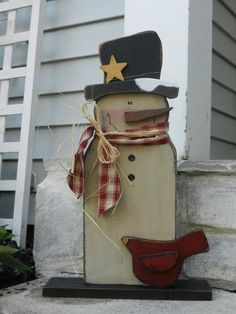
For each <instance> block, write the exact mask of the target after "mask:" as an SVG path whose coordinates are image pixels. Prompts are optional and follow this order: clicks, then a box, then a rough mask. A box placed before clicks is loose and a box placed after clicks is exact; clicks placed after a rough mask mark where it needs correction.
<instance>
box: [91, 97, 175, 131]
mask: <svg viewBox="0 0 236 314" xmlns="http://www.w3.org/2000/svg"><path fill="white" fill-rule="evenodd" d="M97 105H98V115H99V118H100V121H101V125H102V129H103V130H104V131H106V132H107V131H124V130H127V129H135V128H139V127H142V126H144V125H151V124H156V123H159V122H163V121H167V120H168V113H166V114H164V115H162V116H160V114H159V115H158V112H160V109H165V108H168V107H169V105H168V102H167V100H166V99H165V98H164V97H162V96H159V95H154V94H149V93H141V94H140V93H139V94H137V93H128V94H115V95H108V96H104V97H102V98H100V99H99V100H98V101H97ZM130 113H132V114H131V115H130ZM133 113H134V114H133ZM132 116H133V117H134V118H132Z"/></svg>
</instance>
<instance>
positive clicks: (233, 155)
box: [211, 0, 236, 159]
mask: <svg viewBox="0 0 236 314" xmlns="http://www.w3.org/2000/svg"><path fill="white" fill-rule="evenodd" d="M211 159H236V1H235V0H214V1H213V55H212V118H211Z"/></svg>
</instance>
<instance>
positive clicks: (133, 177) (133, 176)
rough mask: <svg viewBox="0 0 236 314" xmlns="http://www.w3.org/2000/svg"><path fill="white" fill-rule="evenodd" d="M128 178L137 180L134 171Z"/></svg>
mask: <svg viewBox="0 0 236 314" xmlns="http://www.w3.org/2000/svg"><path fill="white" fill-rule="evenodd" d="M128 178H129V180H130V181H134V180H135V175H134V174H133V173H131V174H129V175H128Z"/></svg>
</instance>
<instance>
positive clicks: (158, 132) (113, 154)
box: [82, 100, 167, 164]
mask: <svg viewBox="0 0 236 314" xmlns="http://www.w3.org/2000/svg"><path fill="white" fill-rule="evenodd" d="M88 104H92V105H93V106H94V116H92V115H91V114H90V113H89V110H88ZM82 113H83V116H84V117H85V118H86V119H87V120H88V121H89V122H90V123H91V125H92V126H93V127H94V129H95V131H96V135H97V136H98V139H99V141H98V147H97V156H98V160H99V161H100V162H101V163H102V164H113V163H115V162H116V161H117V160H118V158H119V157H120V152H119V150H118V149H117V148H116V147H115V146H114V145H112V142H113V141H112V140H111V139H112V138H113V137H114V138H115V137H116V138H117V137H118V138H119V139H120V140H121V142H120V143H121V144H122V141H123V140H124V139H125V141H126V142H127V143H126V144H129V143H128V141H129V140H130V141H132V143H133V144H134V143H135V141H136V143H137V144H139V142H140V141H139V139H143V138H153V140H157V139H158V138H159V137H160V136H163V135H164V136H165V135H166V131H167V130H166V129H165V130H163V128H162V129H161V128H153V129H148V130H143V129H140V130H128V131H123V132H117V131H115V132H103V130H102V127H101V122H100V118H99V114H98V107H97V104H96V102H95V101H94V100H89V101H88V102H86V103H85V104H84V105H83V107H82ZM107 138H110V139H109V140H108V139H107ZM116 142H118V141H117V140H116Z"/></svg>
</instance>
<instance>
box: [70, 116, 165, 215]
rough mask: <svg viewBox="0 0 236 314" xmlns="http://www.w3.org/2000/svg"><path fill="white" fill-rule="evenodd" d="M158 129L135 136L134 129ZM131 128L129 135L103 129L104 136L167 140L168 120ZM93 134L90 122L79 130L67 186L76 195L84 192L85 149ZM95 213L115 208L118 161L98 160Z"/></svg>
mask: <svg viewBox="0 0 236 314" xmlns="http://www.w3.org/2000/svg"><path fill="white" fill-rule="evenodd" d="M157 129H158V130H160V135H158V136H152V137H137V136H135V132H136V131H152V130H157ZM127 131H128V132H133V133H134V134H133V136H132V137H128V138H127V137H125V136H123V135H119V134H116V135H109V133H108V134H106V133H104V136H105V137H106V139H107V140H108V141H109V143H111V144H113V145H161V144H166V143H168V142H169V136H168V134H167V131H168V123H167V122H163V123H158V124H155V125H147V126H143V127H142V128H139V129H132V130H127ZM95 134H96V131H95V128H94V126H89V127H88V128H87V129H86V130H85V131H84V132H83V134H82V136H81V139H80V143H79V148H78V151H77V153H76V154H75V157H74V167H73V169H72V170H70V172H69V175H68V177H67V182H68V185H69V187H70V189H71V190H72V191H73V192H74V193H75V195H76V197H77V198H79V197H80V196H82V195H83V194H84V151H85V149H87V148H88V147H89V145H90V143H91V142H90V143H89V144H88V142H89V140H90V139H91V138H92V137H94V136H95ZM104 154H105V155H106V153H105V152H104ZM97 193H98V213H99V216H100V215H102V214H104V213H105V211H107V210H108V209H110V208H115V207H116V206H117V205H118V203H119V200H120V198H121V195H122V186H121V180H120V172H119V168H118V164H117V162H112V163H102V162H100V161H99V170H98V190H97Z"/></svg>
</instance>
